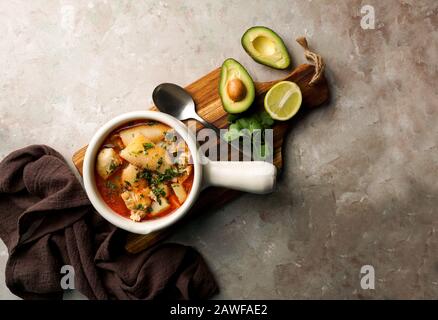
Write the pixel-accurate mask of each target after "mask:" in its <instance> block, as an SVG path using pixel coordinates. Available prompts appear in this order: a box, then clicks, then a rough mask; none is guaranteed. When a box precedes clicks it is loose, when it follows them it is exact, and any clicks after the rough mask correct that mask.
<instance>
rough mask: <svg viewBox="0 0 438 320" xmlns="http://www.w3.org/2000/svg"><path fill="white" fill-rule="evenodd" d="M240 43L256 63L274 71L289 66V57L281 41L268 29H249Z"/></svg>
mask: <svg viewBox="0 0 438 320" xmlns="http://www.w3.org/2000/svg"><path fill="white" fill-rule="evenodd" d="M241 42H242V46H243V48H244V49H245V51H246V52H247V53H248V54H249V55H250V56H251V58H253V59H254V60H255V61H257V62H258V63H261V64H264V65H267V66H270V67H272V68H275V69H286V68H287V67H289V65H290V56H289V53H288V52H287V49H286V46H285V45H284V42H283V40H282V39H281V38H280V37H279V36H278V34H276V33H275V32H274V31H272V30H271V29H269V28H266V27H252V28H249V29H248V30H246V32H245V33H244V34H243V36H242V40H241Z"/></svg>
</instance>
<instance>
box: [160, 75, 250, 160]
mask: <svg viewBox="0 0 438 320" xmlns="http://www.w3.org/2000/svg"><path fill="white" fill-rule="evenodd" d="M152 100H153V101H154V104H155V106H156V107H157V108H158V109H159V110H160V111H161V112H164V113H167V114H170V115H171V116H173V117H175V118H177V119H178V120H181V121H182V120H188V119H194V120H196V121H199V122H200V123H201V124H202V125H204V126H205V127H207V128H210V129H212V130H214V131H215V132H216V134H217V135H218V136H219V137H220V138H221V139H222V140H224V141H225V142H226V143H227V144H228V143H229V142H228V141H227V140H225V139H224V137H223V136H222V135H221V132H220V130H219V128H217V127H215V126H214V125H212V124H210V123H208V122H207V121H205V120H204V119H202V118H201V117H200V116H199V115H198V114H197V113H196V108H195V102H194V101H193V98H192V96H191V95H190V94H189V93H188V92H187V91H186V90H185V89H184V88H182V87H180V86H178V85H176V84H173V83H162V84H160V85H158V86H157V87H156V88H155V89H154V92H153V93H152ZM230 145H231V147H232V148H233V149H235V150H237V151H239V152H241V153H242V154H243V155H244V156H245V157H246V158H247V159H248V160H251V159H252V155H251V153H248V152H247V151H246V150H244V149H242V150H240V149H239V148H238V147H237V146H235V145H233V144H230Z"/></svg>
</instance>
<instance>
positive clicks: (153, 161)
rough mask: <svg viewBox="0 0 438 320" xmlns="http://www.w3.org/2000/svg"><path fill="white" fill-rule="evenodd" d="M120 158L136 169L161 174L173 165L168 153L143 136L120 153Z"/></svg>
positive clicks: (138, 137)
mask: <svg viewBox="0 0 438 320" xmlns="http://www.w3.org/2000/svg"><path fill="white" fill-rule="evenodd" d="M120 156H121V157H122V158H123V159H125V160H126V161H128V162H129V163H131V164H133V165H134V166H136V167H139V168H142V169H148V170H152V171H158V172H161V173H162V172H164V171H166V169H168V168H170V166H171V165H172V163H171V160H170V158H169V155H168V154H167V151H166V150H165V149H164V148H162V147H160V146H158V145H156V144H155V143H153V142H151V141H150V140H148V139H146V138H145V137H144V136H143V135H138V136H137V137H136V138H135V139H134V140H132V141H131V143H130V144H128V145H127V146H126V148H125V149H123V150H122V151H121V152H120Z"/></svg>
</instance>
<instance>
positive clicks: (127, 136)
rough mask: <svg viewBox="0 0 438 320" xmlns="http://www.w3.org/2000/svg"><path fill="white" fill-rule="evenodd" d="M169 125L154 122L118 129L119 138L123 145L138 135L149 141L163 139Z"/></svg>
mask: <svg viewBox="0 0 438 320" xmlns="http://www.w3.org/2000/svg"><path fill="white" fill-rule="evenodd" d="M169 130H171V129H170V127H168V126H166V125H164V124H162V123H154V124H151V125H140V126H135V127H132V128H129V129H125V130H122V131H120V133H119V134H120V138H121V139H122V142H123V144H124V145H125V146H127V145H128V144H130V143H131V142H132V140H134V139H135V138H136V137H138V136H139V135H142V136H143V137H145V138H146V139H148V140H149V141H151V142H158V141H161V140H163V139H164V136H165V134H166V132H167V131H169Z"/></svg>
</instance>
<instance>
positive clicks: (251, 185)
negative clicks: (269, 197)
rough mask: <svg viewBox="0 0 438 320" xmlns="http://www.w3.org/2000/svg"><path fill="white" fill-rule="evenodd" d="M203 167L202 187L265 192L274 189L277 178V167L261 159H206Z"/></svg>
mask: <svg viewBox="0 0 438 320" xmlns="http://www.w3.org/2000/svg"><path fill="white" fill-rule="evenodd" d="M203 169H204V172H203V177H204V181H203V188H206V187H208V186H216V187H225V188H229V189H234V190H240V191H245V192H251V193H259V194H265V193H270V192H272V191H273V190H274V187H275V181H276V178H277V168H276V167H275V166H274V165H273V164H271V163H268V162H263V161H207V162H206V163H205V164H204V168H203Z"/></svg>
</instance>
